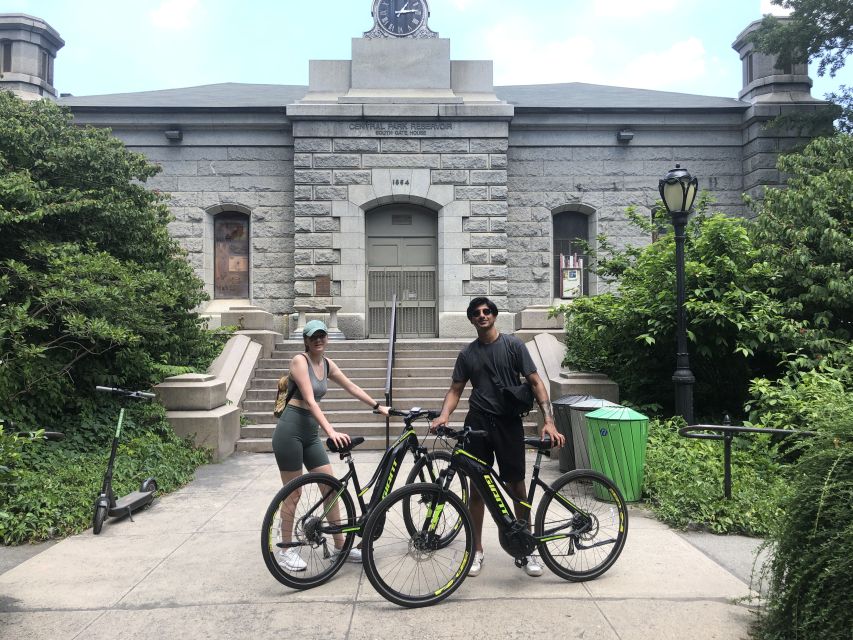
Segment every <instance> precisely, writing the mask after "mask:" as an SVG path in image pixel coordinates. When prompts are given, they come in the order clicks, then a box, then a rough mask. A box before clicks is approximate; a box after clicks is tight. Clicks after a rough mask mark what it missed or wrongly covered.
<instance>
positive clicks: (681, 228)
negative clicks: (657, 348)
mask: <svg viewBox="0 0 853 640" xmlns="http://www.w3.org/2000/svg"><path fill="white" fill-rule="evenodd" d="M687 214H688V212H687V211H679V212H674V213H673V214H672V225H673V227H674V228H675V292H676V310H677V315H678V328H677V330H676V331H677V334H676V340H677V342H678V347H677V352H676V357H675V373H674V374H673V375H672V381H673V382H674V383H675V413H676V414H678V415H681V416H683V417H684V420H685V421H686V422H687V424H693V383H694V382H696V378H695V377H694V376H693V372H692V371H691V370H690V360H689V357H688V355H687V315H686V312H685V309H684V243H685V239H686V238H685V229H686V227H687Z"/></svg>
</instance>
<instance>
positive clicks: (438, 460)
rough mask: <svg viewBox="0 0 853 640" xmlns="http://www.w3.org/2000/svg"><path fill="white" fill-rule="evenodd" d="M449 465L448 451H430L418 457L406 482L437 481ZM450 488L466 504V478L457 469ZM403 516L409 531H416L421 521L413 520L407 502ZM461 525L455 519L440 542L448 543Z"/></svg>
mask: <svg viewBox="0 0 853 640" xmlns="http://www.w3.org/2000/svg"><path fill="white" fill-rule="evenodd" d="M448 466H450V453H449V452H447V451H431V452H430V453H428V454H426V455H425V456H423V457H422V458H420V459H419V460H418V461H417V462H415V465H414V466H413V467H412V470H411V471H410V472H409V476H408V478H406V484H415V483H417V482H433V483H435V482H438V476H439V474H440V473H441V472H442V471H443V470H444V469H446V468H447V467H448ZM450 490H451V491H452V492H453V493H455V494H456V495H457V496H459V497H460V498H462V503H463V504H464V505H465V506H466V507H467V506H468V479H467V478H466V477H465V476H464V475H463V474H462V473H460V472H459V471H458V470H457V471H456V473H455V474H454V476H453V482H452V483H451V484H450ZM403 508H404V511H403V516H404V517H405V519H406V526H407V527H408V528H409V531H410V532H411V533H413V534H414V533H416V532H417V531H418V530H419V529H420V526H421V524H422V523H419V522H416V521H414V520H413V518H412V515H411V509H410V507H409V506H408V504H404V506H403ZM461 527H462V520H461V519H460V520H457V521H456V522H455V523H452V526H451V527H449V528H448V529H447V533H446V534H445V535H444V536H442V542H443V543H446V544H449V543H450V541H452V540H453V538H455V537H456V536H457V535H458V534H459V531H460V529H461Z"/></svg>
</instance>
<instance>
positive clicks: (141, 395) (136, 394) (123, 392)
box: [95, 387, 157, 400]
mask: <svg viewBox="0 0 853 640" xmlns="http://www.w3.org/2000/svg"><path fill="white" fill-rule="evenodd" d="M95 391H100V392H101V393H112V394H113V395H117V396H124V397H125V398H137V399H145V400H150V399H152V398H156V397H157V395H156V394H153V393H150V392H148V391H129V390H127V389H118V388H116V387H95Z"/></svg>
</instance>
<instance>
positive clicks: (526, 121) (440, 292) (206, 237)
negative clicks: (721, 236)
mask: <svg viewBox="0 0 853 640" xmlns="http://www.w3.org/2000/svg"><path fill="white" fill-rule="evenodd" d="M362 1H364V2H365V5H367V0H362ZM390 4H391V10H389V9H388V6H389V3H388V2H387V0H373V15H374V27H373V29H372V30H370V31H368V32H366V33H365V34H364V35H363V36H362V37H356V38H353V40H352V56H351V59H349V60H312V61H310V62H307V64H309V78H310V79H309V85H308V86H307V87H306V86H281V85H248V84H218V85H210V86H200V87H190V88H186V89H174V90H164V91H148V92H139V93H130V94H114V95H101V96H90V97H62V98H59V102H60V103H61V104H64V105H66V106H67V107H69V108H70V109H71V110H72V112H73V114H74V117H75V119H76V121H77V122H78V123H80V124H86V125H94V126H98V127H110V128H111V129H112V130H113V132H114V133H115V135H117V136H118V137H119V138H121V139H122V140H124V141H125V143H126V144H127V146H128V147H129V148H130V149H132V150H134V151H138V152H140V153H143V154H145V155H146V156H147V157H148V158H149V159H150V160H151V161H152V162H155V163H157V164H159V165H161V166H162V168H163V171H162V173H161V174H160V175H159V176H158V177H156V178H155V179H153V180H152V181H151V182H150V187H151V188H152V189H158V190H160V191H163V192H166V193H168V194H170V195H169V198H170V206H171V208H172V211H173V213H174V216H175V221H174V222H173V223H172V225H171V232H172V234H173V235H174V237H175V238H177V239H178V240H179V241H180V243H181V244H182V245H183V247H184V248H185V249H186V250H187V252H188V254H189V260H190V261H191V263H192V264H193V266H194V267H195V268H196V270H197V273H198V274H199V276H200V277H201V278H202V279H203V280H204V283H205V287H206V289H207V291H208V293H209V294H210V296H211V299H212V302H211V306H210V309H209V311H211V312H217V311H220V310H223V309H227V308H229V307H232V306H241V305H246V304H247V303H250V304H252V305H255V306H257V307H260V308H262V309H265V310H267V311H269V312H271V313H273V314H275V315H276V316H277V317H278V318H279V319H280V321H281V322H282V325H281V329H282V330H283V332H284V333H285V334H286V333H287V332H288V331H289V330H290V329H291V328H292V327H293V324H292V322H293V321H292V320H290V314H291V313H292V312H293V311H294V309H295V308H296V307H298V306H302V307H309V308H317V309H323V308H326V307H328V306H329V305H334V306H339V307H340V309H341V311H340V315H339V326H340V328H341V330H342V331H343V332H344V333H345V334H346V336H347V337H348V338H363V337H368V336H369V337H381V336H384V335H385V333H386V319H387V316H388V313H389V312H388V309H389V301H390V295H391V293H392V292H396V293H397V294H398V296H399V297H400V299H401V310H400V321H401V332H400V335H401V336H402V337H413V338H414V337H418V338H430V337H442V338H450V337H461V336H466V337H467V336H470V335H471V331H470V325H469V324H468V322H467V320H466V318H465V316H464V309H465V307H466V306H467V303H468V301H469V300H470V299H471V298H472V297H473V296H475V295H481V294H482V295H488V296H489V297H491V298H492V299H493V300H495V301H496V302H497V303H498V305H499V307H500V308H501V311H502V312H501V315H500V321H501V323H502V325H501V326H502V328H503V330H508V331H512V330H519V329H523V328H524V323H525V320H524V318H525V317H534V316H535V315H536V313H535V310H537V309H539V310H540V312H539V314H540V315H541V309H542V308H543V307H547V306H550V305H552V304H553V303H554V302H555V300H560V299H563V298H564V297H567V296H570V295H594V294H595V293H597V292H598V291H599V289H600V287H599V283H598V282H597V281H596V278H595V277H594V275H592V274H590V273H588V272H586V270H578V269H577V266H578V263H577V262H571V261H572V260H574V258H575V257H576V256H577V258H579V259H582V258H583V256H581V255H577V254H580V253H581V251H580V249H579V248H578V245H577V240H578V239H583V240H594V239H595V238H596V237H597V236H598V235H599V234H604V235H606V236H607V237H608V238H610V239H611V240H612V241H614V242H615V243H616V244H617V245H624V244H626V243H633V244H642V243H645V242H648V241H649V239H648V238H645V237H642V236H638V235H637V233H638V232H637V231H636V229H634V228H633V227H632V226H631V225H629V223H628V221H627V219H626V216H625V209H626V208H627V207H628V206H629V205H637V206H639V207H643V208H645V209H646V210H649V208H650V207H651V206H653V205H654V203H655V201H656V199H657V197H658V194H657V183H658V180H659V179H660V178H661V177H662V176H663V175H664V174H665V173H666V172H667V171H668V170H669V169H671V168H672V167H673V165H674V164H675V163H677V162H678V163H681V164H682V165H684V166H686V167H687V168H688V169H689V170H690V171H691V173H693V174H694V175H696V176H698V177H699V179H700V186H701V187H702V188H703V189H707V190H708V191H709V192H710V193H711V194H712V195H713V196H714V197H715V198H716V200H717V203H718V205H719V207H720V208H721V209H722V210H725V211H727V212H730V213H732V214H737V215H744V214H746V211H745V208H744V205H743V203H742V197H741V196H742V194H743V193H749V194H752V195H758V196H760V193H761V189H762V188H763V187H764V186H766V185H776V184H778V183H779V182H780V176H779V174H778V173H777V171H776V170H775V162H776V156H777V154H778V153H779V152H780V151H784V150H786V149H789V148H791V147H792V146H793V145H796V144H799V143H801V142H802V139H800V138H797V137H796V135H795V134H793V133H790V132H786V131H782V130H779V129H770V130H768V129H764V127H763V125H764V124H765V123H766V122H767V121H768V120H769V119H771V118H773V117H774V116H776V115H778V114H780V113H781V112H783V111H786V112H790V111H808V110H813V109H815V108H816V107H818V106H820V105H822V104H823V103H822V102H821V101H819V100H815V99H814V98H812V97H811V95H810V88H811V84H812V83H811V79H810V78H809V76H808V68H807V65H806V64H805V63H803V64H799V65H795V66H794V67H793V68H790V69H785V70H783V71H779V70H777V69H775V67H774V62H775V61H774V60H773V59H772V58H769V57H767V56H763V55H760V54H757V53H754V52H753V51H752V45H751V44H750V43H748V42H747V35H748V34H749V33H750V32H751V31H752V30H754V29H755V28H756V27H757V26H758V23H757V22H756V23H753V24H751V25H749V26H748V27H747V28H746V29H745V30H744V31H743V32H742V33H741V34H740V35H738V36H737V38H736V40H735V42H734V45H733V48H734V49H735V51H736V53H737V54H738V55H739V56H740V57H741V58H742V60H743V69H744V78H743V89H742V90H741V91H740V93H739V95H738V96H737V98H733V97H706V96H697V95H686V94H677V93H668V92H661V91H650V90H638V89H627V88H617V87H609V86H596V85H589V84H581V83H569V84H550V85H530V86H498V87H496V86H494V84H493V79H492V62H491V61H488V60H475V61H471V60H464V61H461V60H451V58H450V41H449V40H447V39H444V38H440V37H438V34H436V33H434V32H432V31H431V30H430V29H429V27H428V24H427V18H428V7H427V3H426V2H425V1H424V0H411V1H410V2H409V3H408V5H410V6H411V7H413V8H412V9H409V10H407V11H404V12H402V15H401V13H400V12H397V11H394V10H393V7H394V3H393V2H392V3H390ZM367 11H368V7H367V6H365V17H366V18H367ZM63 44H64V43H63V41H62V39H61V38H60V37H59V34H57V33H56V32H55V31H54V30H53V29H52V28H51V27H50V26H49V25H47V24H46V23H45V22H44V21H42V20H40V19H38V18H33V17H31V16H26V15H22V14H0V65H2V66H0V69H2V74H3V75H2V77H0V86H3V87H5V88H9V89H12V90H14V91H16V92H17V93H19V94H23V95H29V96H32V97H39V96H44V97H49V98H53V97H55V90H54V88H53V71H52V69H53V59H54V57H55V56H56V54H57V51H58V50H59V49H60V48H61V47H62V46H63ZM389 61H393V63H391V62H389ZM561 256H562V259H561ZM570 267H574V268H570ZM574 276H577V277H574ZM525 311H528V312H529V313H528V314H527V315H525Z"/></svg>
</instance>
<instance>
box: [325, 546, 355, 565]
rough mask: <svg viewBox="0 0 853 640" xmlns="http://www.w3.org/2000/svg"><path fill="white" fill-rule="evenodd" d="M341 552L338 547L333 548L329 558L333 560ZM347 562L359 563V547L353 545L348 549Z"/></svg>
mask: <svg viewBox="0 0 853 640" xmlns="http://www.w3.org/2000/svg"><path fill="white" fill-rule="evenodd" d="M340 553H341V550H340V549H335V550H334V551H333V552H332V555H331V556H329V560H334V559H335V558H337V557H338V556H339V555H340ZM347 562H352V563H353V564H361V549H358V548H356V547H353V548H352V549H350V550H349V555H348V556H347Z"/></svg>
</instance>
